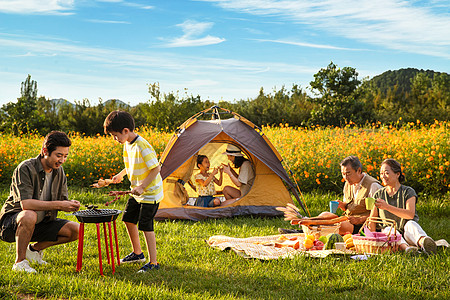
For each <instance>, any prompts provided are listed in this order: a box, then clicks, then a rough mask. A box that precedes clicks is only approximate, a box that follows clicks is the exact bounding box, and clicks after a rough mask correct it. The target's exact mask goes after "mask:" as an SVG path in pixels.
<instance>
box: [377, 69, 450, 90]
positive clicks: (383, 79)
mask: <svg viewBox="0 0 450 300" xmlns="http://www.w3.org/2000/svg"><path fill="white" fill-rule="evenodd" d="M418 73H425V74H426V75H427V77H429V78H434V76H436V75H440V74H447V73H441V72H435V71H432V70H419V69H415V68H407V69H399V70H395V71H391V70H389V71H386V72H384V73H382V74H380V75H377V76H375V77H373V78H372V79H370V80H369V82H373V83H374V84H375V86H377V87H378V88H379V89H380V90H381V92H382V93H386V92H387V91H388V89H393V88H394V86H395V85H396V84H397V85H398V92H410V91H411V79H413V78H414V77H415V76H416V75H417V74H418ZM447 75H449V74H447ZM449 76H450V75H449Z"/></svg>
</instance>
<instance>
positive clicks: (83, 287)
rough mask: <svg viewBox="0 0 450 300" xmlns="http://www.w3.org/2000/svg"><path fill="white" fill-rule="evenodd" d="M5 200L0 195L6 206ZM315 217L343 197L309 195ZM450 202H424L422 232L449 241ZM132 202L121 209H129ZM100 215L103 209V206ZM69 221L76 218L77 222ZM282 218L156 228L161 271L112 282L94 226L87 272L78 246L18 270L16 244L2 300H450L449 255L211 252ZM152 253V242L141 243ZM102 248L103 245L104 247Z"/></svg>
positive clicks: (82, 195)
mask: <svg viewBox="0 0 450 300" xmlns="http://www.w3.org/2000/svg"><path fill="white" fill-rule="evenodd" d="M6 192H7V191H4V192H3V193H0V195H1V196H2V198H3V199H5V198H6V196H7V195H6ZM102 192H103V193H100V192H97V191H96V192H89V193H88V192H85V191H84V190H73V189H72V190H71V195H70V197H71V198H72V199H79V200H81V201H82V203H83V204H92V203H97V204H100V205H101V204H103V203H105V202H106V201H107V200H109V199H108V197H107V196H105V195H104V191H102ZM304 196H305V199H306V201H307V203H308V206H309V209H310V211H311V213H312V214H317V213H318V212H320V211H321V208H322V209H325V208H326V205H327V202H328V201H329V200H330V199H334V198H335V195H333V194H325V195H321V194H319V193H312V194H307V195H304ZM449 198H450V196H449V195H446V196H442V197H440V198H437V197H434V198H426V197H423V199H421V200H422V201H421V202H419V206H418V210H419V215H420V217H421V219H420V224H421V225H422V226H423V227H424V229H425V230H426V231H427V233H428V234H429V235H430V236H431V237H433V238H435V239H441V238H444V239H446V240H447V241H450V234H449V229H450V219H449V218H448V216H449V215H450V205H449ZM124 203H125V199H121V200H119V201H118V202H117V203H115V205H114V206H113V207H115V208H118V209H123V207H124ZM101 207H104V206H103V205H101ZM60 217H65V218H68V219H71V220H75V218H74V217H73V216H65V214H64V213H60ZM117 225H118V226H117V229H118V235H119V244H120V255H121V257H123V256H124V255H126V254H128V253H129V252H130V249H131V246H130V243H129V240H128V237H127V234H126V231H125V228H124V226H123V224H122V223H121V222H118V223H117ZM287 226H289V225H288V223H286V222H285V221H283V220H282V218H254V217H239V218H230V219H218V220H207V221H202V222H190V221H163V222H156V227H155V228H156V229H155V233H156V237H157V247H158V260H159V262H160V264H161V266H162V267H161V269H160V270H159V271H156V272H151V273H149V274H137V273H136V271H137V269H138V268H139V266H138V265H121V266H119V267H117V268H116V273H115V274H114V275H112V274H111V267H110V266H109V265H107V264H106V259H105V260H104V272H105V276H103V277H101V276H100V275H99V269H98V258H97V248H96V237H95V225H94V224H87V225H86V233H85V247H84V249H85V252H84V259H83V269H82V271H81V272H80V273H77V272H75V266H76V253H77V243H70V244H66V245H60V246H56V247H52V248H49V249H47V250H46V251H45V259H46V260H47V261H48V262H49V263H50V264H49V265H46V266H35V267H36V269H37V271H38V273H37V274H31V275H29V274H23V273H16V272H13V271H12V270H11V266H12V264H13V261H14V257H15V244H8V243H4V242H1V243H0V253H2V255H1V256H0V298H5V299H14V298H16V299H22V298H23V297H24V296H25V295H33V296H36V297H39V298H46V299H296V298H300V299H325V298H326V299H330V298H331V299H428V298H434V299H448V298H450V284H449V283H450V275H449V269H450V255H449V251H448V250H443V249H441V250H440V251H439V253H438V254H437V255H434V256H430V257H425V256H417V257H409V256H406V255H404V254H401V253H398V254H393V255H381V256H377V257H371V258H370V259H369V260H367V261H354V260H352V259H349V258H336V257H328V258H324V259H314V258H306V257H302V256H298V257H295V258H292V259H279V260H273V261H260V260H256V259H244V258H242V257H240V256H238V255H236V254H235V253H234V252H233V251H219V250H216V249H213V248H210V247H209V246H208V245H207V244H206V242H205V240H207V239H208V238H209V237H210V236H212V235H218V234H221V235H228V236H233V237H249V236H255V235H271V234H276V233H277V228H278V227H287ZM142 245H143V247H144V245H145V244H144V242H143V240H142ZM102 246H104V244H103V243H102Z"/></svg>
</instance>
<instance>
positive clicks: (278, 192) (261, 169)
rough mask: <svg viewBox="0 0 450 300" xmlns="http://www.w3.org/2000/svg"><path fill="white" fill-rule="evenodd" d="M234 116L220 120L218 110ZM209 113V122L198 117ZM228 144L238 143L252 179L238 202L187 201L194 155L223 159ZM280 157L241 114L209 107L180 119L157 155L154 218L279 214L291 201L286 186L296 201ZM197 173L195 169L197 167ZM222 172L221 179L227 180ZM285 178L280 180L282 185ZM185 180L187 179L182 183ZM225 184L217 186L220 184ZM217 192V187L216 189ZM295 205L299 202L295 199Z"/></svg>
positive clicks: (192, 195)
mask: <svg viewBox="0 0 450 300" xmlns="http://www.w3.org/2000/svg"><path fill="white" fill-rule="evenodd" d="M223 113H227V114H231V115H232V116H233V117H232V118H229V119H224V120H221V119H220V114H223ZM207 114H211V115H212V118H211V120H199V118H200V117H201V116H204V115H207ZM227 144H233V145H235V146H237V147H239V148H240V149H241V151H242V153H243V154H244V156H245V157H246V158H247V159H248V160H249V161H250V162H251V163H252V166H253V168H254V171H255V180H254V183H253V186H252V188H251V190H250V191H249V192H248V194H246V195H245V196H243V197H242V198H240V199H239V200H238V201H236V202H234V203H232V204H230V205H227V206H217V207H198V206H192V205H189V203H190V201H189V200H192V199H194V198H195V197H197V194H196V192H195V190H194V189H193V188H191V187H190V186H193V185H192V182H193V180H192V178H193V174H195V173H196V170H195V168H196V167H197V166H196V155H198V154H205V155H207V156H208V158H209V159H210V162H211V167H214V166H218V165H219V164H220V163H226V162H227V157H226V155H223V154H222V153H223V152H224V150H225V148H226V146H227ZM281 162H282V158H281V156H280V155H279V153H278V152H277V150H276V149H275V148H274V146H273V145H272V144H271V143H270V141H269V140H268V139H267V137H266V136H265V135H264V134H263V133H262V131H261V129H260V128H258V127H257V126H255V125H254V124H253V123H251V122H250V121H248V120H247V119H245V118H243V117H242V116H240V115H238V114H236V113H233V112H231V111H228V110H225V109H222V108H219V107H217V106H213V107H211V108H209V109H207V110H204V111H202V112H200V113H198V114H197V115H195V116H193V117H191V118H190V119H188V120H187V121H185V122H184V123H183V124H182V125H181V126H180V127H179V128H178V129H177V130H176V132H175V134H174V135H173V136H172V138H171V140H170V141H169V143H168V144H167V146H166V149H165V150H164V152H163V154H162V155H161V176H162V178H163V185H164V199H163V200H162V201H161V203H160V206H159V209H158V212H157V214H156V216H155V219H156V220H162V219H190V220H201V219H205V218H223V217H232V216H239V215H260V216H280V215H282V214H283V213H282V212H280V211H277V210H276V209H275V208H276V207H277V206H285V205H286V204H287V203H292V199H291V196H290V194H289V191H288V189H289V190H290V191H291V192H292V193H293V194H294V196H295V197H296V198H297V200H299V197H298V193H297V191H296V189H295V185H294V184H293V183H292V181H291V180H290V178H289V176H288V174H287V173H286V171H285V169H284V168H283V166H282V164H281ZM197 172H198V171H197ZM227 177H228V176H227V175H226V174H224V176H223V178H224V181H225V179H227ZM283 182H284V183H283ZM187 183H190V185H189V184H187ZM226 184H227V183H224V184H222V187H223V186H225V185H226ZM218 190H220V188H218ZM299 203H300V205H302V204H301V202H300V201H299Z"/></svg>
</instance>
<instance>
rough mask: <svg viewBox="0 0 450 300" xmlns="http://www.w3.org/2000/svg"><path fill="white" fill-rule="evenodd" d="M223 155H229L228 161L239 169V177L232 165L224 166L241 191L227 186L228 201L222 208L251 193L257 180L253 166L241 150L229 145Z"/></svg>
mask: <svg viewBox="0 0 450 300" xmlns="http://www.w3.org/2000/svg"><path fill="white" fill-rule="evenodd" d="M223 154H226V155H227V157H228V160H229V161H230V162H232V163H233V164H234V167H235V168H239V175H238V174H237V173H236V172H235V171H234V170H233V168H231V166H230V164H227V165H225V164H222V166H223V171H224V172H225V173H226V174H227V175H228V176H229V177H230V179H231V181H232V182H233V183H234V184H235V185H236V186H237V187H238V188H239V189H237V188H235V187H232V186H228V185H227V186H225V187H224V188H223V195H224V196H225V199H226V200H225V201H224V202H222V204H221V205H222V206H223V205H229V204H232V203H234V202H236V201H237V200H239V199H240V198H241V197H243V196H245V195H246V194H247V193H248V192H249V191H250V189H251V187H252V185H253V182H254V180H255V171H253V168H252V164H251V163H250V161H249V160H248V159H245V158H244V155H243V154H242V153H241V149H239V148H238V147H236V146H234V145H231V144H228V146H227V151H226V152H224V153H223Z"/></svg>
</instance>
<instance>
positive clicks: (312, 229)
mask: <svg viewBox="0 0 450 300" xmlns="http://www.w3.org/2000/svg"><path fill="white" fill-rule="evenodd" d="M340 227H341V223H336V224H333V225H310V226H306V225H302V229H303V232H304V233H306V234H311V235H314V236H318V237H320V236H327V235H329V234H330V233H339V228H340Z"/></svg>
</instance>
